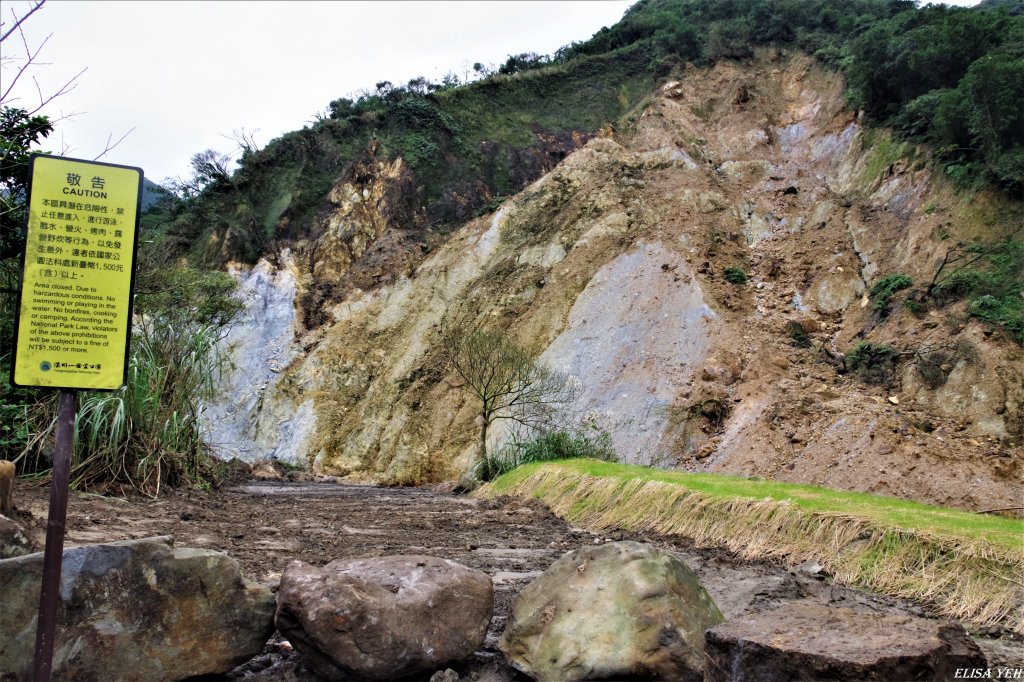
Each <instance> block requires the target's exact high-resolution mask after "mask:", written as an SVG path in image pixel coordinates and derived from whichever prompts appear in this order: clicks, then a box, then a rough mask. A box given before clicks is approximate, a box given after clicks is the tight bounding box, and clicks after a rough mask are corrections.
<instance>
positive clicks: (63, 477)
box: [11, 154, 143, 682]
mask: <svg viewBox="0 0 1024 682" xmlns="http://www.w3.org/2000/svg"><path fill="white" fill-rule="evenodd" d="M29 163H30V166H29V177H30V182H29V194H28V207H27V211H26V221H25V223H26V225H25V251H24V252H23V254H22V271H21V272H22V276H21V287H20V289H19V294H18V305H17V308H16V309H15V322H14V339H15V343H14V357H13V360H12V372H11V383H12V384H13V385H15V386H22V387H36V388H51V389H60V400H59V405H58V411H57V428H56V443H55V447H54V455H53V471H52V481H51V484H50V508H49V517H48V520H47V524H46V548H45V553H44V555H43V576H42V585H41V588H40V595H39V620H38V624H37V626H36V650H35V660H34V663H33V679H34V680H40V681H44V682H46V681H48V680H50V676H51V669H52V665H53V645H54V632H55V628H56V620H57V597H58V588H59V584H60V573H61V563H62V559H63V553H64V528H65V521H66V519H67V504H68V487H69V481H70V476H71V453H72V444H73V440H74V426H75V412H76V399H77V393H76V392H77V391H78V390H79V389H89V390H99V391H104V390H106V391H112V390H116V389H119V388H120V387H121V386H122V385H123V384H124V383H125V379H126V378H127V374H128V344H129V340H130V337H131V322H132V295H133V293H134V291H133V287H134V279H135V278H134V274H135V254H136V250H137V248H138V230H139V207H140V205H141V199H142V176H143V174H142V169H140V168H132V167H129V166H118V165H115V164H109V163H98V162H95V161H82V160H79V159H68V158H62V157H56V156H46V155H41V154H35V155H33V156H32V158H31V160H30V162H29Z"/></svg>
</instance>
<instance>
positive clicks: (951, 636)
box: [704, 604, 987, 682]
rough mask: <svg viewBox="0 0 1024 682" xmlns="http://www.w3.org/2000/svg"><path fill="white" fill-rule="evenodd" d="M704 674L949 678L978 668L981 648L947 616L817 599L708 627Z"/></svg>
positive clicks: (793, 679)
mask: <svg viewBox="0 0 1024 682" xmlns="http://www.w3.org/2000/svg"><path fill="white" fill-rule="evenodd" d="M707 654H708V663H707V668H706V670H705V677H704V679H705V680H707V681H708V682H731V681H732V680H753V679H757V680H762V681H763V682H812V681H814V680H836V681H843V680H848V681H849V682H854V681H855V680H857V681H859V680H951V679H953V678H954V675H955V673H956V669H957V668H971V669H973V668H985V667H986V666H987V664H986V661H985V656H984V654H982V653H981V650H980V649H979V648H978V645H977V644H975V643H974V642H973V641H971V638H970V637H969V636H968V635H967V632H966V631H964V629H963V627H962V626H960V625H958V624H956V623H951V622H943V621H936V620H928V619H925V618H916V617H914V616H907V615H902V614H899V615H898V614H885V613H864V612H859V611H854V610H853V609H843V608H830V607H828V606H825V605H823V604H788V605H786V606H784V607H782V608H780V609H775V610H768V611H759V612H757V613H753V614H750V615H747V616H743V617H741V618H737V619H735V620H731V621H729V622H728V623H725V624H724V625H720V626H718V627H716V628H714V629H712V630H709V631H708V633H707Z"/></svg>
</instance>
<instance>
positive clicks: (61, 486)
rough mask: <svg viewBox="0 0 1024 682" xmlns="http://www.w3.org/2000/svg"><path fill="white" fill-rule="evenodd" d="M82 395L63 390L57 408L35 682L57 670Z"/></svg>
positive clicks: (47, 680)
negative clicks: (67, 523) (59, 613)
mask: <svg viewBox="0 0 1024 682" xmlns="http://www.w3.org/2000/svg"><path fill="white" fill-rule="evenodd" d="M77 398H78V395H77V393H76V392H75V391H73V390H66V389H65V390H62V391H61V392H60V402H59V403H58V405H57V442H56V444H55V446H54V449H53V471H52V475H51V480H50V511H49V517H48V518H47V521H46V553H45V554H44V555H43V580H42V586H41V588H40V590H39V622H38V625H37V626H36V657H35V660H34V662H33V665H32V679H33V680H34V681H35V682H50V675H51V670H52V668H53V635H54V630H55V629H56V625H57V591H58V589H59V588H60V567H61V563H62V560H63V559H64V524H65V521H66V520H67V515H68V486H69V483H70V479H71V446H72V440H73V438H74V429H75V411H76V409H77V407H76V403H77V402H78V401H77Z"/></svg>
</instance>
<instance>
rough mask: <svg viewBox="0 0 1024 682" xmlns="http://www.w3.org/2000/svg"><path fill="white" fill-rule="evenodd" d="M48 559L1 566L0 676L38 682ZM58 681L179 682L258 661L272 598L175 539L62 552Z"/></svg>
mask: <svg viewBox="0 0 1024 682" xmlns="http://www.w3.org/2000/svg"><path fill="white" fill-rule="evenodd" d="M42 567H43V555H42V553H37V554H30V555H27V556H21V557H17V558H14V559H4V560H0V594H2V595H4V597H3V608H0V671H4V672H11V673H13V674H14V676H15V678H16V679H26V680H27V679H30V678H31V670H32V659H33V651H34V648H35V637H36V621H37V614H38V609H39V585H40V579H41V575H42ZM58 595H59V603H58V606H57V635H56V647H55V650H54V657H53V678H54V679H55V680H75V681H76V682H107V681H108V680H113V679H132V680H153V681H160V680H181V679H184V678H186V677H192V676H197V675H211V674H221V673H226V672H228V671H230V670H231V669H233V668H235V667H236V666H237V665H239V664H240V663H243V662H245V661H247V660H248V659H250V658H252V657H253V656H255V655H257V654H259V653H260V652H261V651H262V650H263V647H264V645H265V644H266V642H267V638H269V637H270V635H271V633H272V632H273V631H274V625H273V614H274V596H273V594H271V592H270V590H269V589H268V588H266V587H264V586H262V585H256V584H254V583H247V582H245V581H243V579H242V576H241V573H240V571H239V568H238V562H237V561H235V560H234V559H232V558H231V557H229V556H228V555H226V554H223V553H221V552H214V551H212V550H205V549H188V548H175V547H173V540H172V538H170V537H156V538H147V539H144V540H128V541H125V542H112V543H105V544H98V545H85V546H81V547H73V548H69V549H65V550H64V557H63V566H62V577H61V586H60V590H59V593H58Z"/></svg>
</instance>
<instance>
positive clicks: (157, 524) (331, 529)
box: [16, 480, 1024, 682]
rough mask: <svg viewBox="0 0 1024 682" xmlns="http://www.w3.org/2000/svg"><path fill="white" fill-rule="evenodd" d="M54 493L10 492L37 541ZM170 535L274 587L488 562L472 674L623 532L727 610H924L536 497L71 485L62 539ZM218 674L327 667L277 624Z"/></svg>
mask: <svg viewBox="0 0 1024 682" xmlns="http://www.w3.org/2000/svg"><path fill="white" fill-rule="evenodd" d="M48 493H49V491H48V489H46V488H38V487H27V486H23V487H22V488H21V489H20V490H19V491H18V497H17V499H16V504H17V507H18V509H19V512H18V520H19V521H21V522H23V523H26V524H27V525H28V527H29V530H30V532H31V533H32V534H33V535H34V536H35V538H34V539H35V540H36V541H37V542H41V540H42V538H43V537H44V535H45V528H46V509H47V500H48ZM28 513H30V514H31V519H29V517H28ZM167 534H170V535H173V536H174V538H175V544H176V546H179V547H201V548H208V549H214V550H220V551H224V552H226V553H228V554H229V555H231V556H232V557H235V558H236V559H237V560H238V561H239V563H240V564H241V567H242V572H243V575H244V576H245V577H246V578H247V579H249V580H255V581H257V582H261V583H265V584H267V585H269V586H271V588H272V589H273V590H276V589H277V585H278V583H279V581H280V578H281V574H282V573H283V572H284V570H285V568H286V566H287V565H288V563H289V562H290V561H293V560H299V561H304V562H306V563H309V564H313V565H317V566H322V565H324V564H326V563H328V562H330V561H333V560H334V559H343V558H355V557H378V556H388V555H398V554H425V555H431V556H436V557H442V558H446V559H452V560H454V561H458V562H460V563H462V564H465V565H466V566H470V567H472V568H476V569H480V570H482V571H485V572H486V573H487V574H489V575H490V576H491V578H492V579H493V581H494V587H495V604H494V617H493V619H492V621H491V626H490V629H489V631H488V634H487V638H486V640H485V642H484V645H483V647H482V648H481V649H480V650H479V651H477V652H476V653H475V654H474V655H473V656H472V657H471V658H470V659H469V660H467V661H465V662H463V663H462V664H460V665H458V666H452V669H453V670H454V671H455V672H456V673H458V675H459V678H458V679H464V680H490V681H494V682H497V681H504V682H510V681H512V680H527V679H528V678H526V677H524V676H522V675H521V674H519V673H517V672H516V671H514V670H513V669H511V668H510V667H509V666H508V665H507V664H506V663H505V661H504V658H503V656H502V655H501V653H500V652H499V651H498V649H497V642H498V638H499V637H500V635H501V632H502V630H503V629H504V627H505V622H506V620H507V618H508V615H509V611H510V608H511V604H512V601H513V600H514V599H515V596H516V595H517V594H518V592H519V591H520V590H521V589H522V588H523V587H525V586H526V585H527V584H528V583H529V582H530V581H531V580H533V579H534V578H535V577H537V576H538V575H540V574H541V572H543V571H544V570H545V569H546V568H547V567H548V566H549V565H550V564H551V563H553V562H554V561H555V560H556V559H558V558H559V557H561V556H562V555H563V554H565V553H566V552H569V551H571V550H574V549H578V548H579V547H582V546H584V545H591V544H598V543H603V542H611V541H616V540H637V541H641V542H649V543H652V544H654V545H656V546H658V547H660V548H662V549H665V550H667V551H670V552H673V553H675V554H676V555H677V556H678V557H679V558H680V559H681V560H682V561H684V562H685V563H686V564H687V565H689V566H690V567H691V568H692V569H693V570H694V571H695V572H696V573H697V575H698V576H699V578H700V580H701V582H702V583H703V585H704V586H705V588H706V589H707V590H708V592H709V593H710V594H711V596H712V597H714V599H715V601H716V602H717V604H718V606H719V608H720V609H721V610H722V612H723V614H724V615H725V616H726V618H734V617H737V616H740V615H742V614H744V613H746V612H749V611H755V610H762V609H766V608H774V607H777V606H781V605H783V604H785V603H789V602H793V601H801V602H808V603H821V604H831V605H834V606H844V607H851V608H856V609H865V610H870V611H875V612H878V611H882V612H892V613H909V614H914V615H925V612H924V611H923V610H922V609H921V608H920V607H918V606H915V605H912V604H909V603H907V602H900V601H897V600H894V599H890V598H888V597H884V596H881V595H877V594H872V593H869V592H866V591H861V590H855V589H850V588H846V587H841V586H833V585H830V584H829V581H828V580H827V578H826V576H824V575H822V574H820V573H817V574H815V573H814V572H813V567H811V568H806V567H804V568H801V567H796V568H787V567H785V566H782V565H778V564H772V563H765V562H754V561H745V560H740V559H737V558H735V557H734V556H732V555H730V554H729V553H727V552H725V551H722V550H717V549H711V548H697V547H694V546H693V545H692V543H688V542H687V541H686V540H685V539H681V538H666V537H662V536H656V535H650V534H638V533H631V532H625V531H615V532H612V533H607V534H602V535H596V534H593V533H590V532H588V531H585V530H582V529H579V528H574V527H572V526H570V525H569V524H567V523H565V522H564V521H563V520H561V519H559V518H558V517H556V516H555V515H554V514H552V513H551V512H550V511H549V510H548V508H547V507H546V506H545V505H544V504H543V503H541V502H539V501H535V500H529V501H524V500H521V499H515V498H499V499H497V500H493V501H482V500H476V499H473V498H470V497H466V496H462V495H455V494H447V493H440V492H436V491H433V490H430V489H426V488H379V487H371V486H356V485H340V484H333V483H291V482H279V481H256V480H248V481H243V482H240V483H238V484H235V485H234V486H233V487H228V488H223V489H220V490H214V491H211V492H208V493H207V492H201V491H196V490H174V491H171V492H170V493H167V494H165V495H163V496H161V497H160V498H159V499H157V500H148V499H123V498H115V497H101V496H98V495H92V494H82V493H72V495H71V499H70V502H69V505H68V519H67V544H68V545H73V544H85V543H95V542H105V541H113V540H125V539H130V538H143V537H149V536H155V535H167ZM974 634H976V635H980V636H979V637H978V642H979V644H980V645H981V646H982V648H983V650H984V651H985V654H986V656H987V657H988V658H989V663H990V665H997V664H998V665H1005V666H1011V665H1017V666H1020V665H1022V664H1024V642H1020V641H1014V640H1012V639H1011V638H1010V637H1009V636H1008V635H1007V634H1006V633H998V632H994V631H985V632H982V633H974ZM217 679H255V680H301V681H315V680H319V679H320V678H318V677H317V676H316V675H314V674H313V673H312V672H310V671H308V670H307V669H306V668H305V666H304V665H303V661H302V657H301V655H299V654H297V653H296V652H294V651H292V650H291V647H290V645H288V644H287V643H286V642H285V641H284V640H283V639H282V638H281V637H280V635H279V634H276V633H275V636H274V638H273V639H272V640H271V641H270V642H269V643H268V645H267V648H266V650H265V652H264V654H263V655H261V656H259V657H257V658H255V659H253V660H251V661H249V662H248V663H246V664H244V665H242V666H241V667H239V668H238V669H236V670H235V671H233V672H232V673H231V674H230V675H228V676H226V677H223V678H217ZM414 679H419V678H414ZM422 679H423V680H428V679H429V676H425V677H423V678H422Z"/></svg>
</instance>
